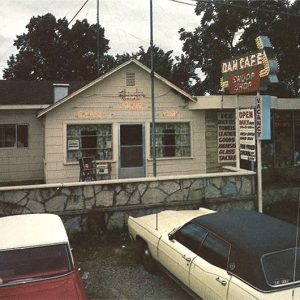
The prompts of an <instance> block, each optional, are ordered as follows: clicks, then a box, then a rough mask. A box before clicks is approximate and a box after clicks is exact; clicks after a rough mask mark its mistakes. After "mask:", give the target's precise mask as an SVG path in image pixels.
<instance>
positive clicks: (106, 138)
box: [64, 122, 114, 164]
mask: <svg viewBox="0 0 300 300" xmlns="http://www.w3.org/2000/svg"><path fill="white" fill-rule="evenodd" d="M69 126H74V127H75V126H77V127H79V128H80V126H82V128H81V129H80V134H79V135H70V134H68V128H69ZM89 126H90V127H93V126H94V127H95V128H97V130H99V127H101V126H103V127H108V126H110V129H109V130H108V131H109V132H108V133H107V132H106V134H101V133H98V134H96V135H95V137H96V138H98V137H100V138H101V139H102V140H103V142H102V143H103V144H106V145H107V143H109V144H110V145H109V146H108V147H107V146H106V147H100V146H99V147H97V148H93V149H94V150H95V152H96V156H95V159H96V160H101V161H111V160H113V155H114V154H113V123H97V122H87V123H86V122H76V123H73V122H72V123H66V124H65V129H64V136H65V139H64V152H65V164H76V163H78V158H80V157H85V156H86V155H85V154H84V153H83V152H82V147H81V143H82V136H81V132H82V131H86V128H88V127H89ZM106 129H107V128H106ZM78 130H79V129H78ZM87 131H88V130H87ZM69 141H73V147H74V148H73V149H69V148H70V147H69V145H70V144H69ZM68 147H69V148H68ZM71 147H72V146H71ZM93 149H90V150H93ZM85 150H87V149H85ZM105 150H107V152H106V154H105V155H107V157H104V158H103V157H101V156H100V154H99V153H100V151H105ZM70 151H76V152H77V155H76V153H75V154H74V157H75V158H74V159H72V157H71V158H70V157H69V155H68V153H69V152H70ZM103 153H104V152H103ZM98 155H99V157H98ZM103 155H104V154H103ZM105 155H104V156H105Z"/></svg>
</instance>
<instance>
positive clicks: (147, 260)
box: [142, 246, 157, 273]
mask: <svg viewBox="0 0 300 300" xmlns="http://www.w3.org/2000/svg"><path fill="white" fill-rule="evenodd" d="M142 264H143V267H144V268H145V270H146V271H147V272H149V273H155V272H156V271H157V263H156V261H155V260H154V259H153V257H152V255H151V253H150V251H149V248H148V246H145V247H144V250H143V253H142Z"/></svg>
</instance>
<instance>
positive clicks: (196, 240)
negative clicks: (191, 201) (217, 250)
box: [174, 223, 207, 254]
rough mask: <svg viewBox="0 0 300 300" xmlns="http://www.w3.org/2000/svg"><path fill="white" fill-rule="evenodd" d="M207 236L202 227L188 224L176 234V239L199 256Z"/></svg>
mask: <svg viewBox="0 0 300 300" xmlns="http://www.w3.org/2000/svg"><path fill="white" fill-rule="evenodd" d="M206 234H207V231H206V230H205V229H203V228H202V227H199V226H197V225H195V224H193V223H188V224H187V225H185V226H183V227H182V228H180V229H179V230H178V231H177V232H176V233H175V235H174V239H175V240H176V241H178V242H179V243H180V244H182V245H184V246H185V247H187V248H188V249H190V250H191V251H193V252H194V253H196V254H197V253H198V251H199V248H200V246H201V244H202V242H203V240H204V238H205V236H206Z"/></svg>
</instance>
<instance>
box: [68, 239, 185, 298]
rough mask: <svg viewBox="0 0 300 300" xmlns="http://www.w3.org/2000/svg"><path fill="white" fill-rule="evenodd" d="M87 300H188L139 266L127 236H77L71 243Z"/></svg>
mask: <svg viewBox="0 0 300 300" xmlns="http://www.w3.org/2000/svg"><path fill="white" fill-rule="evenodd" d="M71 245H72V247H73V248H74V256H75V259H76V260H77V262H78V263H79V265H80V268H81V274H82V277H83V281H84V284H85V287H86V292H87V297H88V299H89V300H94V299H123V300H125V299H130V300H131V299H132V300H135V299H136V300H140V299H160V300H163V299H166V300H167V299H168V300H169V299H170V300H171V299H174V300H177V299H178V300H179V299H180V300H185V299H187V300H188V299H191V297H190V296H189V295H188V294H186V292H185V291H184V290H182V289H181V287H180V286H179V285H177V284H176V283H175V282H173V281H172V280H171V279H170V278H169V277H168V276H167V275H165V274H164V273H163V272H161V271H159V272H157V273H155V274H149V273H148V272H147V271H145V270H144V269H143V267H142V265H141V264H140V262H139V258H138V255H137V248H136V245H135V243H134V242H133V241H130V240H129V239H128V238H127V237H126V236H120V235H115V236H110V238H109V239H108V238H104V239H99V238H97V237H86V236H78V237H76V239H74V240H71Z"/></svg>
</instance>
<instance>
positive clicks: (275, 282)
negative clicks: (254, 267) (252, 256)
mask: <svg viewBox="0 0 300 300" xmlns="http://www.w3.org/2000/svg"><path fill="white" fill-rule="evenodd" d="M296 253H297V255H296ZM261 261H262V267H263V270H264V274H265V277H266V280H267V283H268V284H269V285H270V286H274V287H275V286H280V285H287V284H291V283H293V282H299V281H300V249H299V248H297V251H296V250H295V248H291V249H286V250H282V251H278V252H274V253H268V254H265V255H263V256H262V259H261Z"/></svg>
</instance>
